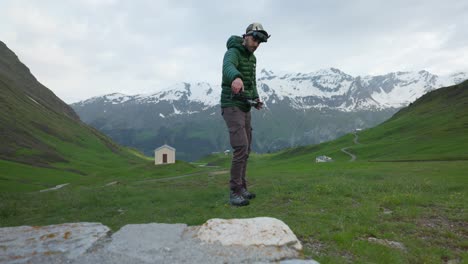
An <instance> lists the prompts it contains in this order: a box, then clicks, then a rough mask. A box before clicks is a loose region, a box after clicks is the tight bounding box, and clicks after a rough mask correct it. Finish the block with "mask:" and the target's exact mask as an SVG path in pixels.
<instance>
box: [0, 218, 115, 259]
mask: <svg viewBox="0 0 468 264" xmlns="http://www.w3.org/2000/svg"><path fill="white" fill-rule="evenodd" d="M109 230H110V229H109V228H108V227H107V226H104V225H102V224H100V223H67V224H60V225H50V226H40V227H38V226H18V227H4V228H0V262H8V263H24V262H27V261H29V260H30V259H31V258H33V257H37V256H40V255H44V256H51V255H56V254H63V255H65V256H66V257H67V258H69V259H74V258H77V257H79V256H81V255H82V254H84V253H85V252H86V250H88V249H89V248H91V247H92V246H93V245H94V243H95V242H96V241H98V240H99V239H101V238H103V237H105V236H107V233H108V232H109Z"/></svg>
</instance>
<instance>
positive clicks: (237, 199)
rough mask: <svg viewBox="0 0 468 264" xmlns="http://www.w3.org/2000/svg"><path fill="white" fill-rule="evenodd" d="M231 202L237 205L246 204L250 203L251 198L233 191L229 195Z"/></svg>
mask: <svg viewBox="0 0 468 264" xmlns="http://www.w3.org/2000/svg"><path fill="white" fill-rule="evenodd" d="M229 203H230V204H231V205H235V206H244V205H249V200H247V199H245V198H244V197H243V196H242V194H240V193H235V192H233V191H231V193H230V195H229Z"/></svg>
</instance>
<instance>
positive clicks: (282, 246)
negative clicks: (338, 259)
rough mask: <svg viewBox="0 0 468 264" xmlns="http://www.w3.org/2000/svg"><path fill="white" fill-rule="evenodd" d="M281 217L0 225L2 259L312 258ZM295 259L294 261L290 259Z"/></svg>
mask: <svg viewBox="0 0 468 264" xmlns="http://www.w3.org/2000/svg"><path fill="white" fill-rule="evenodd" d="M301 248H302V247H301V244H300V242H299V241H298V240H297V238H296V236H295V235H294V233H293V232H292V231H291V230H290V229H289V227H288V226H287V225H286V224H285V223H283V222H282V221H280V220H278V219H274V218H267V217H260V218H251V219H228V220H223V219H212V220H209V221H208V222H206V223H205V224H204V225H202V226H187V225H186V224H158V223H150V224H137V225H126V226H124V227H122V228H121V229H120V230H119V231H117V232H115V233H114V234H112V235H111V234H110V232H109V228H108V227H106V226H104V225H102V224H99V223H75V224H62V225H54V226H44V227H31V226H20V227H6V228H0V263H67V264H85V263H101V264H106V263H108V264H111V263H112V264H114V263H134V264H138V263H141V264H145V263H171V264H172V263H207V264H209V263H270V262H276V263H278V261H280V262H279V263H282V262H281V261H285V260H287V261H288V262H285V263H314V264H315V263H316V262H313V261H312V260H309V261H301V260H297V259H296V258H297V257H298V256H299V254H300V250H301ZM291 261H293V262H291Z"/></svg>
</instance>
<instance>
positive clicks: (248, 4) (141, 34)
mask: <svg viewBox="0 0 468 264" xmlns="http://www.w3.org/2000/svg"><path fill="white" fill-rule="evenodd" d="M252 22H259V23H262V25H263V27H264V28H265V30H267V31H268V33H269V34H271V35H272V36H271V38H270V39H269V40H268V42H267V43H262V44H261V45H260V47H259V49H257V51H256V52H255V55H256V57H257V72H259V71H260V70H261V69H267V70H271V71H273V72H301V73H309V72H314V71H318V70H320V69H325V68H330V67H334V68H338V69H340V70H342V71H343V72H345V73H347V74H350V75H352V76H359V75H360V76H363V75H379V74H386V73H389V72H396V71H419V70H427V71H429V72H431V73H433V74H437V75H448V74H451V73H455V72H460V71H463V72H468V33H467V32H468V31H467V28H468V1H466V0H446V1H440V0H437V1H433V0H424V1H418V0H406V1H405V0H394V1H383V0H348V1H346V0H342V1H338V0H331V1H318V0H310V1H307V0H303V1H301V0H289V1H280V0H277V1H274V0H271V1H268V0H257V1H252V0H248V1H244V0H237V1H203V0H198V1H195V0H193V1H176V0H173V1H169V0H168V1H160V0H132V1H130V0H127V1H124V0H73V1H72V0H41V1H36V0H1V1H0V41H2V42H4V43H5V44H6V45H7V46H8V47H9V48H10V49H11V50H12V51H13V52H15V53H16V55H18V57H19V59H20V60H21V61H22V62H23V63H24V64H26V66H28V67H29V69H30V70H31V72H32V73H33V75H34V76H35V77H36V78H37V79H38V80H39V81H40V82H41V83H42V84H44V85H45V86H47V87H48V88H49V89H51V90H52V91H53V92H54V93H55V94H56V95H57V96H59V97H60V98H61V99H62V100H64V101H65V102H67V103H73V102H77V101H80V100H84V99H88V98H90V97H93V96H100V95H104V94H110V93H116V92H118V93H124V94H127V95H135V94H146V93H154V92H157V91H160V90H162V89H166V88H168V87H170V86H172V85H174V84H176V83H179V82H208V83H211V84H220V82H221V74H222V73H221V64H222V60H223V55H224V53H225V51H226V41H227V39H228V38H229V37H230V36H231V35H242V34H244V33H245V29H246V27H247V26H248V25H249V24H250V23H252Z"/></svg>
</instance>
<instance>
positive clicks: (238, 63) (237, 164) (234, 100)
mask: <svg viewBox="0 0 468 264" xmlns="http://www.w3.org/2000/svg"><path fill="white" fill-rule="evenodd" d="M269 37H270V35H268V33H267V32H266V31H265V30H264V29H263V26H262V25H261V24H260V23H252V24H250V25H249V26H248V27H247V30H246V32H245V34H244V35H243V36H242V37H240V36H231V37H230V38H229V39H228V41H227V45H226V46H227V49H228V50H227V51H226V53H225V54H224V59H223V80H222V85H221V86H222V92H221V114H222V115H223V118H224V121H226V125H227V127H228V130H229V140H230V143H231V146H232V148H233V150H234V153H233V156H232V164H231V180H230V189H231V191H230V197H229V203H230V204H231V205H236V206H244V205H248V204H249V200H251V199H253V198H255V194H254V193H251V192H249V191H248V190H247V180H246V177H245V174H246V170H247V160H248V158H249V153H250V145H251V143H252V126H251V124H250V122H251V115H250V109H251V107H252V106H254V107H255V108H256V109H257V110H260V109H261V108H262V106H263V103H262V102H261V101H260V99H259V97H258V92H257V81H256V73H255V71H256V62H257V59H256V58H255V55H254V54H253V53H254V52H255V50H256V49H257V48H258V47H259V46H260V43H262V42H267V40H268V38H269Z"/></svg>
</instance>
